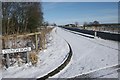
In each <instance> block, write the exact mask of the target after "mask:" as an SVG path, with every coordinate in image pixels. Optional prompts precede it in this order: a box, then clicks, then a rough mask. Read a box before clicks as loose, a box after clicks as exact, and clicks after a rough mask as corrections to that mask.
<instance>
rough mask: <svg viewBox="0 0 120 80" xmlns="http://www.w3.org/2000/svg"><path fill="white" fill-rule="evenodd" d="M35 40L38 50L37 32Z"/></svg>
mask: <svg viewBox="0 0 120 80" xmlns="http://www.w3.org/2000/svg"><path fill="white" fill-rule="evenodd" d="M35 41H36V45H35V46H36V50H38V39H37V34H35Z"/></svg>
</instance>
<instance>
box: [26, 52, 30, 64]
mask: <svg viewBox="0 0 120 80" xmlns="http://www.w3.org/2000/svg"><path fill="white" fill-rule="evenodd" d="M26 54H27V63H29V61H30V60H29V52H27V53H26Z"/></svg>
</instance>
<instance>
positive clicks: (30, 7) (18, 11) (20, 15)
mask: <svg viewBox="0 0 120 80" xmlns="http://www.w3.org/2000/svg"><path fill="white" fill-rule="evenodd" d="M42 25H43V12H42V6H41V3H40V2H2V34H3V35H10V34H17V33H26V32H29V33H31V32H35V31H37V28H39V27H40V26H42Z"/></svg>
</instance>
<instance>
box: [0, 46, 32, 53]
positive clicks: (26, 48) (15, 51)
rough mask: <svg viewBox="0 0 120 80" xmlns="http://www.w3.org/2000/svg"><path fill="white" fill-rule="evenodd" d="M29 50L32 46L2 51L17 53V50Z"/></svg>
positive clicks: (3, 51)
mask: <svg viewBox="0 0 120 80" xmlns="http://www.w3.org/2000/svg"><path fill="white" fill-rule="evenodd" d="M27 51H31V47H25V48H17V49H4V50H2V53H3V54H7V53H17V52H27Z"/></svg>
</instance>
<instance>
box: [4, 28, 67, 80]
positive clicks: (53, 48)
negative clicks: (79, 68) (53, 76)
mask: <svg viewBox="0 0 120 80" xmlns="http://www.w3.org/2000/svg"><path fill="white" fill-rule="evenodd" d="M48 40H49V43H48V44H47V49H46V50H44V51H41V52H40V53H39V55H38V57H39V62H38V65H37V67H33V66H30V64H24V65H23V66H21V67H18V66H17V65H16V66H14V67H10V68H8V69H7V70H3V75H2V77H3V78H39V77H43V76H44V75H46V74H47V73H49V72H51V71H53V70H54V69H56V68H57V67H58V66H60V65H61V63H63V62H64V60H65V59H66V55H67V54H68V52H69V47H68V45H67V43H66V42H65V40H64V39H62V38H61V37H59V36H58V35H56V32H55V29H53V31H52V32H51V34H50V35H48Z"/></svg>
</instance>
